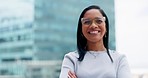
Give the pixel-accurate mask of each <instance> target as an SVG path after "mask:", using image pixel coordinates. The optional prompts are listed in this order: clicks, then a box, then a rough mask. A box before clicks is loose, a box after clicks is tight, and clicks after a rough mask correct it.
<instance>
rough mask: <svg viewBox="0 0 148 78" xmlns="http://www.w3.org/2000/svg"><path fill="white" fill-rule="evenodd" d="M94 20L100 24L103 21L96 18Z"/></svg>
mask: <svg viewBox="0 0 148 78" xmlns="http://www.w3.org/2000/svg"><path fill="white" fill-rule="evenodd" d="M95 22H96V23H97V24H101V23H102V22H103V21H102V20H101V19H96V20H95Z"/></svg>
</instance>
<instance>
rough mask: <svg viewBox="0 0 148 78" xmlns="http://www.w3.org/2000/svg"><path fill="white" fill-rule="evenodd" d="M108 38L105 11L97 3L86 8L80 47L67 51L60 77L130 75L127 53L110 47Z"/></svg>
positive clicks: (126, 77) (81, 20) (116, 77)
mask: <svg viewBox="0 0 148 78" xmlns="http://www.w3.org/2000/svg"><path fill="white" fill-rule="evenodd" d="M108 39H109V22H108V18H107V16H106V14H105V12H104V11H103V10H102V9H101V8H100V7H99V6H97V5H92V6H89V7H87V8H85V9H84V10H83V11H82V13H81V15H80V17H79V21H78V29H77V50H76V51H74V52H69V53H68V54H66V55H65V57H64V60H63V63H62V68H61V74H60V78H131V77H130V76H131V74H130V69H129V66H128V62H127V60H126V57H125V55H122V54H119V53H118V52H116V51H113V50H110V49H109V48H108ZM90 70H91V72H90Z"/></svg>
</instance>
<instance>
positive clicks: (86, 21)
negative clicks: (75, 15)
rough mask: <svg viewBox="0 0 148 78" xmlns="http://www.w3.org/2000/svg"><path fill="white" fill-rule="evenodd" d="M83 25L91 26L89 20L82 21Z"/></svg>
mask: <svg viewBox="0 0 148 78" xmlns="http://www.w3.org/2000/svg"><path fill="white" fill-rule="evenodd" d="M83 24H84V25H90V24H91V21H90V20H83Z"/></svg>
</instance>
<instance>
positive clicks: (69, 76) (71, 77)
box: [68, 71, 77, 78]
mask: <svg viewBox="0 0 148 78" xmlns="http://www.w3.org/2000/svg"><path fill="white" fill-rule="evenodd" d="M68 78H77V76H76V74H75V73H72V72H71V71H69V72H68Z"/></svg>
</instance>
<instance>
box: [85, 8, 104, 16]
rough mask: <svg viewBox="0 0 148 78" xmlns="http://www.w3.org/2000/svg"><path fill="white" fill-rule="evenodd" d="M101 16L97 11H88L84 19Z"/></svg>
mask: <svg viewBox="0 0 148 78" xmlns="http://www.w3.org/2000/svg"><path fill="white" fill-rule="evenodd" d="M102 16H103V15H102V14H101V12H100V11H99V10H98V9H90V10H88V11H87V12H86V13H85V14H84V17H85V18H95V17H102Z"/></svg>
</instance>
